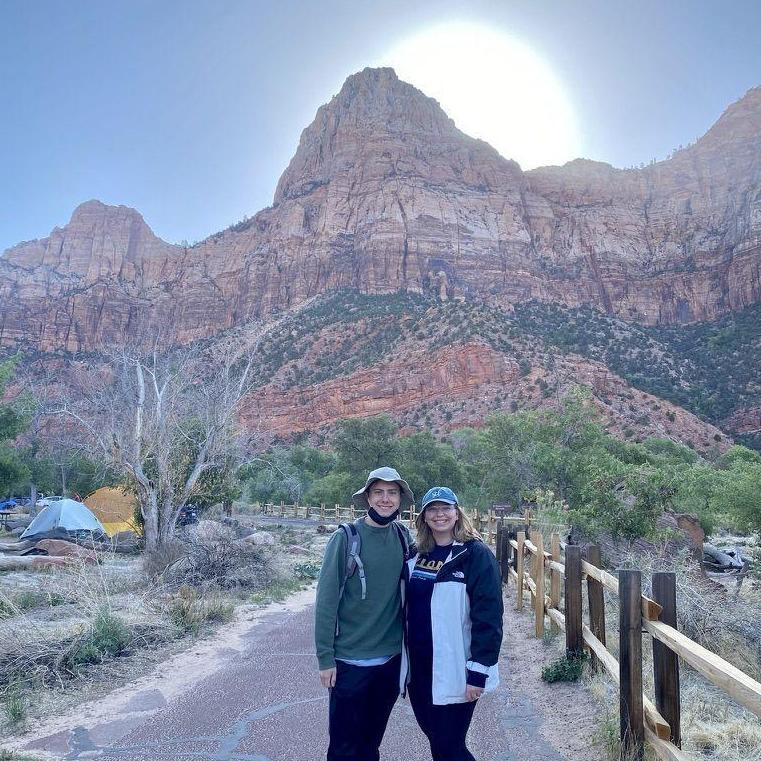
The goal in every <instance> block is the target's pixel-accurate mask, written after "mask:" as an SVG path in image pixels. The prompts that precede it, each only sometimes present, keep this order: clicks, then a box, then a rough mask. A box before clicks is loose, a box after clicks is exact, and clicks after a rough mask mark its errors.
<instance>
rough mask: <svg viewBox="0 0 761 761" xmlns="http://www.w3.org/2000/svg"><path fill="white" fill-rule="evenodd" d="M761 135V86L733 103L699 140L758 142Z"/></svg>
mask: <svg viewBox="0 0 761 761" xmlns="http://www.w3.org/2000/svg"><path fill="white" fill-rule="evenodd" d="M759 137H761V86H759V87H754V88H752V89H751V90H748V92H747V93H745V95H744V96H743V97H742V98H740V100H738V101H736V102H735V103H733V104H732V105H731V106H729V108H727V109H726V111H724V113H723V114H722V115H721V116H720V117H719V119H718V121H717V122H716V123H715V124H714V125H713V127H711V129H709V130H708V132H707V133H706V134H705V135H704V136H703V137H702V138H701V139H700V140H699V141H698V145H700V144H706V143H709V144H710V143H719V144H724V145H725V147H726V144H727V143H733V142H737V141H739V140H748V141H753V142H757V141H758V140H759Z"/></svg>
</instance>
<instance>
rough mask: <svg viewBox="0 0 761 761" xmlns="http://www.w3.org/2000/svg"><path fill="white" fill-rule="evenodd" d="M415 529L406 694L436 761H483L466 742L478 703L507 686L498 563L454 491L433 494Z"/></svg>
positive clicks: (404, 664)
mask: <svg viewBox="0 0 761 761" xmlns="http://www.w3.org/2000/svg"><path fill="white" fill-rule="evenodd" d="M415 526H416V528H417V548H418V554H417V555H416V556H414V557H413V558H411V559H410V560H409V561H408V563H407V565H406V567H405V582H406V583H405V587H406V601H405V611H406V640H407V641H406V644H407V648H408V652H407V653H403V661H402V689H403V690H404V687H405V686H408V689H409V695H410V702H411V703H412V709H413V711H414V712H415V718H416V719H417V722H418V724H419V725H420V728H421V729H422V730H423V732H425V735H426V737H427V738H428V741H429V743H430V745H431V754H432V756H433V761H475V759H474V757H473V755H472V754H471V753H470V751H469V750H468V748H467V746H466V744H465V736H466V735H467V733H468V728H469V727H470V720H471V719H472V717H473V710H474V709H475V705H476V701H477V700H478V698H479V697H480V696H481V695H482V694H483V693H484V692H490V691H491V690H493V689H494V688H495V687H496V686H497V684H498V683H499V675H498V673H497V660H498V658H499V650H500V645H501V643H502V584H501V581H500V577H499V570H498V567H497V561H496V559H495V558H494V555H493V554H492V552H491V550H490V549H489V548H488V547H487V546H486V545H485V544H484V543H483V542H482V541H481V538H480V536H479V535H478V533H477V532H476V531H475V529H474V528H473V526H472V525H471V523H470V521H469V520H468V518H467V516H466V515H465V514H464V513H463V512H462V510H461V509H460V507H459V504H458V500H457V496H456V495H455V493H454V492H453V491H452V490H451V489H448V488H446V487H443V486H437V487H434V488H433V489H430V490H429V491H428V492H427V493H426V495H425V496H424V497H423V504H422V511H421V513H420V515H418V517H417V519H416V521H415ZM405 655H407V657H406V658H405V657H404V656H405Z"/></svg>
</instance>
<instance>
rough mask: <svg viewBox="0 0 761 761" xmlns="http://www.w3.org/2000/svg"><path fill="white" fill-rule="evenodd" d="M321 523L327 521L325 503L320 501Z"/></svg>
mask: <svg viewBox="0 0 761 761" xmlns="http://www.w3.org/2000/svg"><path fill="white" fill-rule="evenodd" d="M320 523H325V503H324V502H320Z"/></svg>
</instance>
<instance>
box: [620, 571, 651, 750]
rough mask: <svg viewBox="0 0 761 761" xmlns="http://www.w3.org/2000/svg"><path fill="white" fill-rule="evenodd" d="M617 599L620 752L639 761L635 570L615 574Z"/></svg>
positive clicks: (638, 588) (641, 730)
mask: <svg viewBox="0 0 761 761" xmlns="http://www.w3.org/2000/svg"><path fill="white" fill-rule="evenodd" d="M618 597H619V603H620V608H619V616H618V633H619V638H620V642H619V675H620V695H619V710H620V712H621V749H622V751H623V755H625V757H626V758H631V759H636V760H637V761H643V759H644V754H645V725H644V717H643V713H642V577H641V574H640V572H639V571H624V570H620V571H619V572H618Z"/></svg>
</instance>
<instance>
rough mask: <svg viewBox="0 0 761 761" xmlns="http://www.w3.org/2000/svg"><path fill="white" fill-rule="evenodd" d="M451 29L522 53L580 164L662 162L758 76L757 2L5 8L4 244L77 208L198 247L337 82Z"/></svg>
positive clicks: (274, 166) (258, 199)
mask: <svg viewBox="0 0 761 761" xmlns="http://www.w3.org/2000/svg"><path fill="white" fill-rule="evenodd" d="M451 19H457V20H463V21H471V22H478V23H482V24H486V25H489V26H490V27H492V28H496V29H500V30H504V31H505V32H506V33H509V34H510V35H512V36H514V37H515V38H517V39H520V40H521V41H522V42H524V43H525V44H527V45H529V46H531V47H532V48H533V49H534V50H535V51H536V52H537V54H539V55H541V57H542V58H543V59H544V60H545V61H546V62H547V64H548V65H550V66H551V67H552V69H553V70H554V71H555V73H556V74H557V76H558V77H559V78H560V79H561V80H562V82H563V83H564V84H565V86H566V89H567V92H568V96H569V98H570V100H571V101H572V103H573V105H574V107H575V110H576V114H577V119H578V122H579V126H580V130H581V133H582V136H583V150H582V153H583V155H585V156H586V157H589V158H595V159H598V160H603V161H608V162H610V163H612V164H614V165H616V166H628V165H632V164H639V163H640V162H642V161H644V162H647V161H649V160H650V159H651V158H659V159H660V158H664V157H665V156H666V155H667V154H668V153H669V151H670V150H671V149H673V148H675V147H676V146H677V145H679V144H680V143H687V142H689V141H691V140H694V139H695V138H696V137H699V136H700V135H702V134H703V133H704V132H705V131H706V130H707V129H708V128H709V127H710V125H711V124H712V123H713V122H714V121H715V120H716V119H717V118H718V117H719V115H720V114H721V112H722V111H723V110H724V109H725V108H726V107H727V106H728V105H729V104H730V103H731V102H733V101H735V100H737V99H738V98H739V97H741V96H742V95H743V94H744V93H745V92H746V91H747V90H748V89H749V88H751V87H753V86H756V85H759V84H761V45H759V43H758V35H757V32H758V30H759V29H761V3H758V2H755V1H750V0H747V1H746V0H733V2H730V3H719V2H708V1H707V0H694V2H687V1H686V0H660V2H654V1H651V0H638V1H637V2H631V0H628V2H624V1H622V0H608V1H607V2H602V1H600V2H597V1H596V0H594V1H592V0H590V1H589V2H584V1H583V0H579V1H578V2H572V1H571V0H565V2H562V1H560V0H558V1H556V2H550V1H543V0H500V1H499V2H489V1H487V0H471V1H470V2H455V1H453V0H435V2H434V1H429V0H416V2H409V0H404V1H403V2H400V1H398V0H384V2H382V3H371V2H365V1H364V0H353V2H346V1H345V0H322V1H321V2H309V3H307V2H294V1H293V0H281V2H278V3H274V2H272V1H271V0H267V2H258V1H255V0H216V1H214V2H212V1H211V0H181V1H177V0H161V1H158V0H152V1H149V0H130V1H129V2H123V1H122V0H98V1H95V0H68V1H66V2H64V0H55V1H53V0H0V103H1V104H2V116H1V118H0V166H2V176H3V182H2V185H0V251H1V250H3V249H5V248H6V247H8V246H11V245H13V244H15V243H17V242H19V241H22V240H29V239H32V238H39V237H44V236H46V235H47V234H48V233H49V232H50V230H51V229H52V228H53V227H54V226H62V225H64V224H65V223H66V222H67V221H68V220H69V217H70V215H71V212H72V211H73V209H74V208H75V207H76V206H77V205H78V204H79V203H81V202H82V201H85V200H88V199H90V198H98V199H100V200H102V201H104V202H106V203H112V204H126V205H128V206H133V207H135V208H136V209H138V210H139V211H140V212H141V213H142V214H143V216H144V217H145V219H146V221H147V222H148V224H149V225H150V226H151V227H152V228H153V229H154V231H155V232H156V233H157V234H158V235H159V236H161V237H162V238H164V239H166V240H169V241H172V242H179V241H181V240H188V241H195V240H199V239H202V238H204V237H206V236H207V235H209V234H211V233H213V232H215V231H217V230H220V229H222V228H224V227H226V226H227V225H229V224H231V223H233V222H236V221H238V220H239V219H241V218H242V217H243V216H244V215H252V214H254V213H255V212H256V211H258V210H259V209H261V208H263V207H265V206H267V205H269V204H270V203H271V201H272V195H273V192H274V189H275V185H276V183H277V180H278V177H279V176H280V174H281V172H282V171H283V169H284V168H285V166H286V165H287V163H288V161H289V159H290V157H291V156H292V154H293V152H294V151H295V149H296V145H297V143H298V138H299V134H300V132H301V130H302V129H303V128H304V127H305V126H307V124H308V123H309V122H310V121H311V120H312V118H313V116H314V112H315V111H316V109H317V107H318V106H319V105H320V104H321V103H324V102H326V101H327V100H329V99H330V97H331V96H332V95H334V94H335V93H336V92H337V90H338V89H339V88H340V85H341V83H342V82H343V80H344V79H345V78H346V77H347V76H348V75H349V74H352V73H354V72H355V71H358V70H360V69H362V68H363V67H364V66H366V65H371V64H374V63H375V62H376V61H377V60H378V59H379V58H381V57H382V56H383V54H384V52H385V51H387V50H389V49H390V48H391V47H393V46H394V45H395V44H397V43H398V42H399V41H400V40H401V39H403V38H404V37H407V36H409V35H410V34H411V33H414V32H416V31H420V30H424V29H425V28H427V27H429V26H431V25H434V24H437V23H441V22H443V21H447V20H451Z"/></svg>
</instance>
